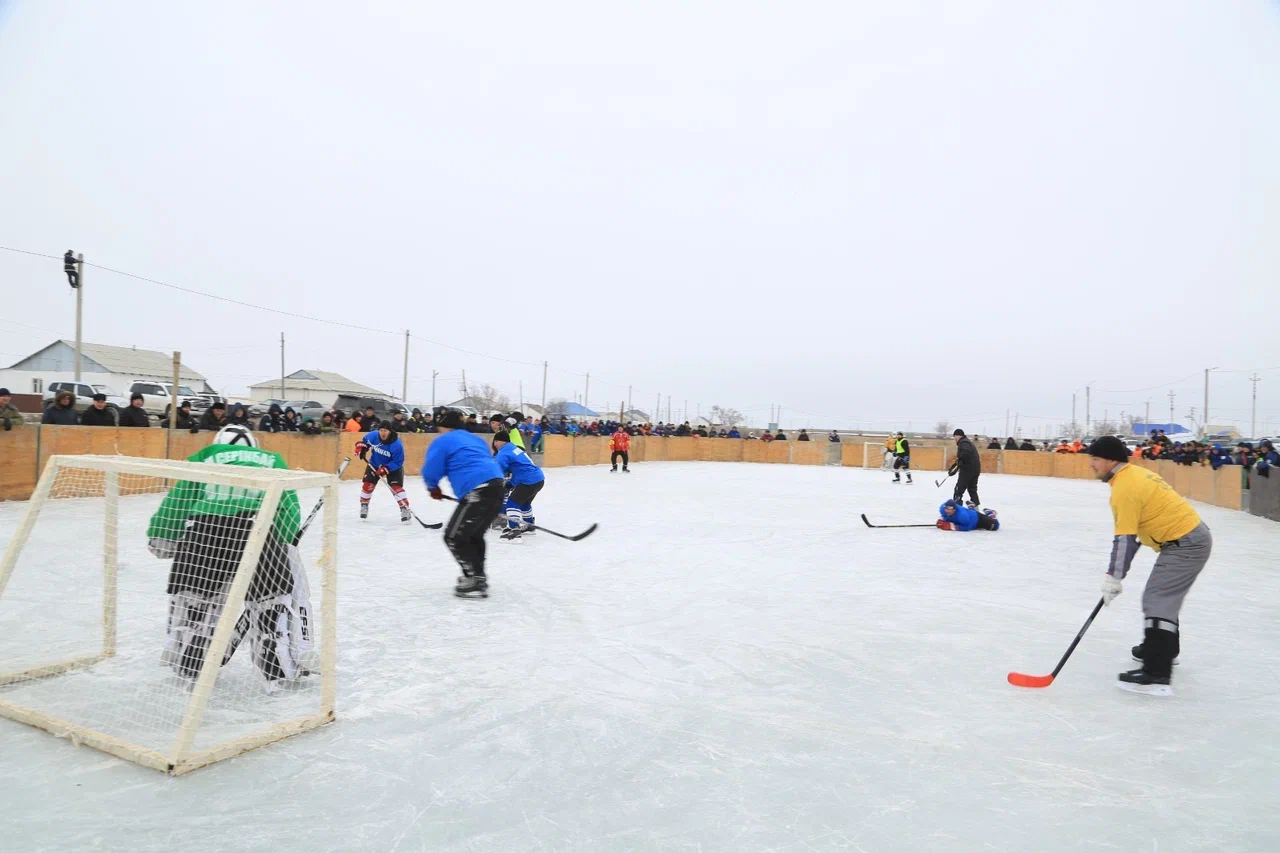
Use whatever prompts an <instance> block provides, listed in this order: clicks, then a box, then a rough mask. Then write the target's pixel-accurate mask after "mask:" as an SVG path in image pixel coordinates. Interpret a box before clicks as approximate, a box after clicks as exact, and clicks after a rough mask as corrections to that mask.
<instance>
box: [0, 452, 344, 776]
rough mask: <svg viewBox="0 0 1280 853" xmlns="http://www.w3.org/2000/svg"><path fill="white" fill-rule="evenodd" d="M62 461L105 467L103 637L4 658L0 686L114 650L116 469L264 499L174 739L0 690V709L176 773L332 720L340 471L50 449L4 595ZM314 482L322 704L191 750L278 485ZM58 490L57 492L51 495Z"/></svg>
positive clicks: (4, 565)
mask: <svg viewBox="0 0 1280 853" xmlns="http://www.w3.org/2000/svg"><path fill="white" fill-rule="evenodd" d="M67 470H85V471H96V472H101V474H102V489H103V499H104V501H105V523H104V525H103V530H104V541H103V543H102V564H101V565H102V583H103V588H102V593H103V596H102V617H101V621H102V642H101V649H100V650H97V651H93V650H87V653H86V654H82V655H78V656H75V657H70V658H64V659H61V660H54V661H49V662H47V663H40V664H38V665H36V666H28V667H26V668H24V669H18V670H13V671H4V661H0V687H4V686H6V685H10V684H15V683H18V682H24V681H30V680H33V679H43V678H48V677H51V676H58V675H63V674H66V673H70V672H75V671H77V670H83V669H87V668H90V667H92V666H94V665H95V664H97V663H100V662H102V661H104V660H106V659H108V658H110V657H113V656H114V655H115V654H116V602H117V595H118V589H117V582H118V578H117V571H118V564H117V551H118V536H117V535H116V533H117V530H118V526H119V520H120V519H119V510H120V505H119V500H120V476H121V475H122V474H126V475H135V476H142V477H154V478H156V479H157V481H168V483H169V484H170V485H171V484H172V483H174V482H176V481H179V480H185V481H189V482H194V483H212V484H217V485H225V486H231V487H241V488H253V489H260V490H263V491H264V493H265V494H264V497H263V501H262V506H261V508H260V509H259V511H258V514H257V519H258V520H268V521H267V523H260V522H259V521H258V520H255V522H254V524H253V527H252V532H251V534H250V536H249V539H248V542H247V544H246V546H245V549H244V553H243V556H242V557H241V560H240V563H239V565H238V567H237V569H236V573H235V577H234V579H233V581H232V583H231V585H230V587H229V588H228V590H227V601H226V605H225V607H224V609H223V611H222V615H221V618H220V619H219V621H218V625H217V628H216V629H215V631H214V633H213V636H212V638H211V641H210V644H209V649H208V652H207V654H206V655H205V658H204V661H203V664H202V665H201V668H200V674H199V676H198V677H197V678H196V679H195V681H194V684H193V686H192V688H191V691H190V698H189V699H188V700H187V702H186V707H185V711H184V713H183V716H182V723H181V726H180V727H179V728H178V730H177V733H176V736H175V737H174V739H173V743H172V744H171V746H170V747H169V748H168V749H167V750H164V751H160V750H155V749H148V748H144V747H141V746H139V745H137V744H133V743H129V742H128V741H126V740H122V739H120V738H117V737H113V736H111V735H109V734H106V733H104V732H101V731H97V730H94V729H92V728H87V727H85V726H83V725H81V724H78V723H73V722H68V721H66V720H61V719H58V718H56V717H53V716H50V715H48V714H46V713H43V712H42V711H40V710H37V709H35V708H31V707H27V706H24V705H22V704H20V703H17V702H12V701H9V700H7V699H4V698H2V694H0V717H7V718H9V719H11V720H17V721H18V722H22V723H27V724H28V725H32V726H35V727H36V728H40V729H44V730H45V731H47V732H50V733H52V734H54V735H57V736H58V737H65V738H68V739H70V740H71V741H72V742H73V743H77V744H85V745H87V746H91V747H94V748H95V749H99V750H102V751H103V752H107V753H110V754H111V755H114V756H117V757H119V758H123V759H126V760H129V761H133V762H136V763H138V764H141V765H143V766H144V767H151V768H154V769H156V770H161V771H163V772H166V773H169V774H170V775H173V776H178V775H181V774H183V773H188V772H190V771H192V770H196V769H198V768H200V767H205V766H207V765H209V764H213V763H214V762H217V761H222V760H224V759H227V758H233V757H235V756H237V755H240V754H242V753H245V752H248V751H249V750H251V749H257V748H258V747H261V746H266V745H267V744H270V743H274V742H276V741H279V740H283V739H284V738H287V737H290V736H292V735H296V734H300V733H302V732H305V731H309V730H310V729H314V728H316V727H317V726H322V725H325V724H326V723H330V722H333V720H334V719H335V717H334V699H335V696H336V692H337V680H336V673H335V669H336V667H335V662H336V657H337V654H336V648H337V646H336V643H337V623H336V617H337V554H338V515H337V506H338V478H337V476H336V475H334V474H325V473H319V472H311V471H297V470H288V469H274V468H250V467H245V466H235V465H211V464H207V463H200V462H189V461H186V460H173V459H148V458H140V457H130V456H93V455H83V456H81V455H74V456H71V455H55V456H51V457H49V460H48V463H47V465H46V467H45V470H44V473H43V474H42V475H41V477H40V481H39V483H37V485H36V489H35V492H34V493H33V494H32V496H31V499H30V501H29V502H28V504H27V508H26V512H25V514H24V515H23V517H22V521H21V522H20V523H19V525H18V529H17V531H16V532H15V533H14V535H13V538H12V539H11V540H10V541H9V545H8V547H7V548H6V549H5V553H4V558H3V562H0V600H3V598H4V591H5V587H6V586H7V585H8V583H9V580H10V579H11V577H12V575H13V573H14V569H15V567H16V566H17V563H18V558H19V556H20V554H21V553H22V550H23V548H24V547H25V546H26V544H27V540H28V539H29V537H30V536H31V531H32V529H33V528H34V527H35V524H36V520H37V519H38V518H39V516H40V512H41V510H42V509H43V508H44V506H45V504H46V503H47V502H48V501H49V500H50V499H51V494H50V493H51V490H52V489H53V487H54V483H55V481H56V480H57V478H58V475H59V474H60V473H62V472H64V471H67ZM304 488H310V489H315V488H320V489H322V490H323V491H322V495H323V500H324V509H323V514H322V517H321V519H319V520H320V531H319V532H320V534H321V536H322V537H323V542H322V545H321V556H320V559H319V561H318V564H317V565H318V568H319V573H320V586H321V601H320V615H321V619H320V630H319V645H320V681H321V685H320V709H319V711H317V712H316V713H313V714H308V715H307V716H304V717H300V718H297V719H292V720H288V721H286V722H279V723H274V724H270V725H269V727H267V728H264V729H263V730H261V731H258V732H255V733H253V734H251V735H248V736H246V737H241V738H238V739H236V740H232V741H229V742H226V743H222V744H219V745H217V746H214V747H212V748H208V749H203V750H200V751H193V743H194V742H195V738H196V733H197V731H198V730H199V729H200V723H201V719H202V718H203V716H204V713H205V710H206V708H207V707H208V704H209V699H210V696H211V695H212V694H213V689H214V685H215V683H216V682H217V679H218V673H219V670H221V669H222V660H223V654H224V653H225V652H226V649H227V646H228V644H229V642H230V640H231V637H232V633H233V631H234V628H235V623H236V620H237V619H238V618H239V616H240V612H241V610H242V609H243V608H244V600H245V594H246V592H247V590H248V588H249V584H250V581H251V580H252V578H253V575H254V573H255V568H256V567H257V565H258V560H259V557H260V556H261V554H262V551H263V547H264V544H265V542H266V538H267V534H268V533H269V531H270V529H271V527H272V525H271V523H270V522H269V519H272V518H274V517H275V513H276V509H277V507H278V506H279V505H280V501H281V498H282V496H283V495H284V492H285V491H286V490H289V489H304ZM52 499H57V498H52Z"/></svg>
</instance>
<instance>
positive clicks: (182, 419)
mask: <svg viewBox="0 0 1280 853" xmlns="http://www.w3.org/2000/svg"><path fill="white" fill-rule="evenodd" d="M169 408H171V409H172V408H173V406H172V404H171V405H170V406H169ZM160 426H161V427H163V428H164V429H168V428H169V416H168V415H167V414H166V415H165V416H164V418H162V419H161V421H160ZM178 429H185V430H191V431H192V432H199V431H200V425H199V424H198V423H196V419H195V417H194V416H192V414H191V401H190V400H183V401H182V405H181V406H179V407H178Z"/></svg>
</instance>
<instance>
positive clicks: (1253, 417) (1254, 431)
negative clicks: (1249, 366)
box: [1249, 373, 1262, 438]
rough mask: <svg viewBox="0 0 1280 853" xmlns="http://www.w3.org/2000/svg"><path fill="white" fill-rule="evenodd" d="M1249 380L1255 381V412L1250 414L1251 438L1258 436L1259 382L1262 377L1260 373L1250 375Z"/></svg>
mask: <svg viewBox="0 0 1280 853" xmlns="http://www.w3.org/2000/svg"><path fill="white" fill-rule="evenodd" d="M1249 381H1250V382H1252V383H1253V412H1252V414H1250V415H1249V438H1257V437H1258V383H1259V382H1261V381H1262V380H1261V378H1260V377H1259V376H1258V374H1256V373H1255V374H1253V375H1252V376H1250V377H1249Z"/></svg>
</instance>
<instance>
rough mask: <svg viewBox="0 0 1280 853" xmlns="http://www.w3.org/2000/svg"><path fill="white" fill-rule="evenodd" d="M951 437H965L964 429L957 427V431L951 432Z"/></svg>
mask: <svg viewBox="0 0 1280 853" xmlns="http://www.w3.org/2000/svg"><path fill="white" fill-rule="evenodd" d="M951 437H952V438H964V430H962V429H957V430H956V431H955V432H953V433H951Z"/></svg>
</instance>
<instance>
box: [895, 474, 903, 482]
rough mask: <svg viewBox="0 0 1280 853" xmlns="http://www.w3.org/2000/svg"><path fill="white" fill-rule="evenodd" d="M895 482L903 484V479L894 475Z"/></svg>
mask: <svg viewBox="0 0 1280 853" xmlns="http://www.w3.org/2000/svg"><path fill="white" fill-rule="evenodd" d="M893 482H895V483H901V482H902V477H901V476H900V475H898V474H894V475H893Z"/></svg>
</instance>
